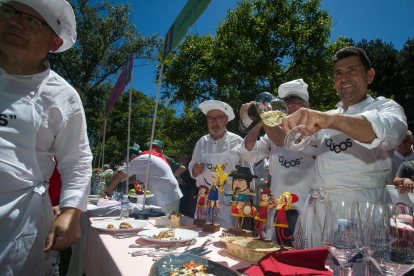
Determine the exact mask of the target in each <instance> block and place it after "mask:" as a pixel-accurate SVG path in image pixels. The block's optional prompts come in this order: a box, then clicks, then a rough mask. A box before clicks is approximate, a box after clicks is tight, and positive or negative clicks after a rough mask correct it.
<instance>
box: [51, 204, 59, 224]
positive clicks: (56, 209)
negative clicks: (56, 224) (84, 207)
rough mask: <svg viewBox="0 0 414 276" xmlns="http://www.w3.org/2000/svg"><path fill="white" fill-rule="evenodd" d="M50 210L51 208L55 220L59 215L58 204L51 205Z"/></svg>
mask: <svg viewBox="0 0 414 276" xmlns="http://www.w3.org/2000/svg"><path fill="white" fill-rule="evenodd" d="M52 210H53V215H55V221H56V220H57V219H58V217H59V216H60V209H59V205H56V206H53V207H52Z"/></svg>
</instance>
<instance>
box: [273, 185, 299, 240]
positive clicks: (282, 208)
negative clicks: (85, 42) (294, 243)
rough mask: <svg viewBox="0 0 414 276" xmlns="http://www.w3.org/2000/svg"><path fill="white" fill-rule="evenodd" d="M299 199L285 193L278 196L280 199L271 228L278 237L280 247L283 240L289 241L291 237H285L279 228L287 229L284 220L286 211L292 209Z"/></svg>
mask: <svg viewBox="0 0 414 276" xmlns="http://www.w3.org/2000/svg"><path fill="white" fill-rule="evenodd" d="M298 200H299V197H298V196H297V195H295V194H291V193H289V192H286V193H284V194H282V195H281V196H280V199H278V200H277V202H278V205H277V206H276V210H278V211H277V214H276V217H275V220H274V223H273V226H275V227H276V229H277V230H276V231H277V236H278V237H279V241H280V246H283V239H282V237H283V238H284V239H285V240H291V239H292V237H287V238H286V237H285V233H284V231H283V229H281V228H288V224H287V220H286V211H287V210H290V209H292V204H293V203H295V202H297V201H298ZM280 232H282V237H281V236H280Z"/></svg>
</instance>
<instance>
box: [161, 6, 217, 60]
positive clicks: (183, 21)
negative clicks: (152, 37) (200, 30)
mask: <svg viewBox="0 0 414 276" xmlns="http://www.w3.org/2000/svg"><path fill="white" fill-rule="evenodd" d="M210 2H211V0H188V2H187V4H186V5H185V6H184V8H183V9H182V11H181V12H180V14H179V15H178V16H177V18H176V19H175V21H174V23H173V24H172V26H171V28H170V29H169V30H168V32H167V34H166V35H165V46H164V55H163V58H162V60H163V61H164V60H165V58H166V57H167V56H168V54H169V53H170V52H171V51H172V50H173V49H174V48H175V47H176V46H177V45H178V44H179V43H180V41H181V39H182V38H183V37H184V36H185V34H186V33H187V31H188V29H189V28H190V27H191V26H193V25H194V23H195V22H196V21H197V19H198V18H199V17H200V16H201V15H202V14H203V12H204V11H205V10H206V9H207V7H208V5H209V4H210Z"/></svg>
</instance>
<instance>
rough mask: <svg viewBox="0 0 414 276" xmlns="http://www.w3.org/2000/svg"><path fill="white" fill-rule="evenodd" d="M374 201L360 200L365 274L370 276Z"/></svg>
mask: <svg viewBox="0 0 414 276" xmlns="http://www.w3.org/2000/svg"><path fill="white" fill-rule="evenodd" d="M374 203H375V202H373V201H362V202H358V205H359V215H360V217H361V225H362V234H363V238H364V239H363V245H364V247H363V249H362V254H363V255H364V262H365V275H366V276H369V274H370V270H371V262H370V260H369V258H368V256H367V253H366V251H367V245H368V240H369V239H368V221H369V217H370V215H371V211H372V206H374Z"/></svg>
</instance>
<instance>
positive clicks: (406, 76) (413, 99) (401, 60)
mask: <svg viewBox="0 0 414 276" xmlns="http://www.w3.org/2000/svg"><path fill="white" fill-rule="evenodd" d="M398 65H399V68H398V69H399V70H400V71H401V82H402V84H403V87H404V88H403V91H402V93H403V94H404V101H403V102H402V103H401V104H402V106H403V107H404V110H405V114H406V115H407V121H408V127H409V129H410V130H413V129H414V110H413V106H414V83H413V76H414V38H411V39H408V40H407V41H406V42H405V44H404V46H403V48H402V50H401V51H400V53H399V56H398Z"/></svg>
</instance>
